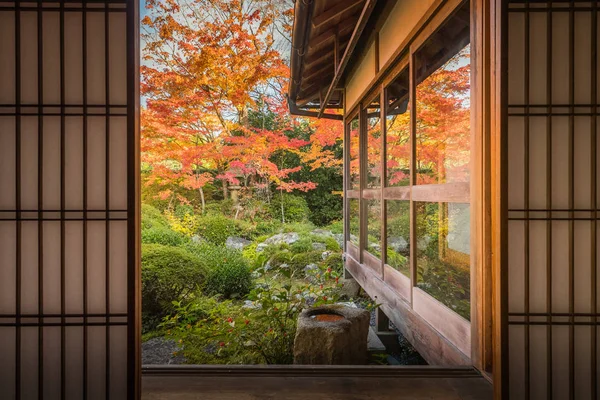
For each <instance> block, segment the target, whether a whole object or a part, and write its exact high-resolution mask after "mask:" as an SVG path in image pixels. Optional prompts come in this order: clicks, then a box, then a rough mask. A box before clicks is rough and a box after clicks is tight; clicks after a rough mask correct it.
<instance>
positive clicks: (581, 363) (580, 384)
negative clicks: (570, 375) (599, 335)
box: [574, 326, 594, 400]
mask: <svg viewBox="0 0 600 400" xmlns="http://www.w3.org/2000/svg"><path fill="white" fill-rule="evenodd" d="M592 329H594V328H593V327H591V326H576V327H575V331H574V338H575V340H574V342H575V343H574V345H575V354H574V366H575V388H574V389H575V398H576V399H577V400H594V396H592V393H591V387H592V371H591V368H590V366H591V364H592V355H591V354H590V343H592V332H593V331H592Z"/></svg>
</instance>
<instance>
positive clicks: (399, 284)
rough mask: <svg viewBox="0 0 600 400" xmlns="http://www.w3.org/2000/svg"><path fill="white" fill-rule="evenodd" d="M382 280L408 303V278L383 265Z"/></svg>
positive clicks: (409, 288)
mask: <svg viewBox="0 0 600 400" xmlns="http://www.w3.org/2000/svg"><path fill="white" fill-rule="evenodd" d="M383 280H384V281H385V282H386V283H387V284H388V285H390V286H391V287H392V288H393V289H395V290H396V292H398V294H400V296H402V297H403V298H404V299H405V300H406V301H408V302H410V290H411V285H410V278H409V277H407V276H405V275H404V274H403V273H402V272H400V271H398V270H396V269H395V268H393V267H391V266H389V265H388V264H385V265H384V266H383Z"/></svg>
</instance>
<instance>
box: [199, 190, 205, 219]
mask: <svg viewBox="0 0 600 400" xmlns="http://www.w3.org/2000/svg"><path fill="white" fill-rule="evenodd" d="M198 191H199V192H200V200H201V201H202V215H204V211H206V201H205V200H204V189H203V188H199V189H198Z"/></svg>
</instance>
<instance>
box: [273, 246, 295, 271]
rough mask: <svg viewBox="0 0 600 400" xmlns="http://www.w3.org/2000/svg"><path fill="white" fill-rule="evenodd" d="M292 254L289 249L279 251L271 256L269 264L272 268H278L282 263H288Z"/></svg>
mask: <svg viewBox="0 0 600 400" xmlns="http://www.w3.org/2000/svg"><path fill="white" fill-rule="evenodd" d="M293 256H294V255H293V254H292V253H291V252H290V251H289V250H282V251H279V252H277V253H275V254H273V255H272V256H271V259H270V260H269V264H270V265H271V267H273V268H279V267H280V266H281V265H282V264H288V265H289V264H290V262H291V261H292V257H293Z"/></svg>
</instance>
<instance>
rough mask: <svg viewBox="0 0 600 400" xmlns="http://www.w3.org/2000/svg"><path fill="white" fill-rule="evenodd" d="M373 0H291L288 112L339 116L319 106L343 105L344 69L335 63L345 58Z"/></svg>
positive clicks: (357, 35) (356, 37) (344, 61)
mask: <svg viewBox="0 0 600 400" xmlns="http://www.w3.org/2000/svg"><path fill="white" fill-rule="evenodd" d="M375 2H376V0H314V1H312V2H310V3H308V2H305V1H296V5H295V14H294V26H293V31H292V32H293V33H292V55H291V79H290V84H289V103H290V110H291V111H292V113H293V114H298V112H299V111H302V115H308V114H306V113H307V112H309V113H311V114H312V113H314V116H323V117H325V118H335V119H341V118H340V116H339V115H338V114H328V113H323V110H324V109H326V108H327V109H343V107H344V96H343V93H344V91H343V86H342V85H341V83H342V82H343V81H342V80H341V75H342V74H343V68H340V66H341V64H347V63H348V61H349V59H350V56H351V53H352V48H353V47H354V46H355V45H356V43H357V42H358V39H359V37H360V35H361V33H362V29H363V28H364V26H365V25H366V22H367V20H368V19H369V16H370V14H371V11H372V9H373V6H374V4H375ZM306 3H308V4H306ZM349 46H350V47H351V49H350V51H349V52H348V51H347V50H348V49H349ZM346 53H348V54H346ZM344 66H345V65H344ZM311 110H313V111H311ZM314 110H318V111H319V112H315V111H314Z"/></svg>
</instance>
